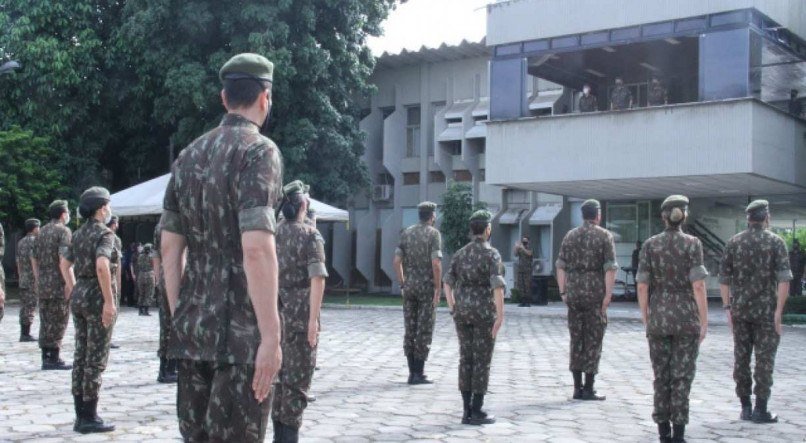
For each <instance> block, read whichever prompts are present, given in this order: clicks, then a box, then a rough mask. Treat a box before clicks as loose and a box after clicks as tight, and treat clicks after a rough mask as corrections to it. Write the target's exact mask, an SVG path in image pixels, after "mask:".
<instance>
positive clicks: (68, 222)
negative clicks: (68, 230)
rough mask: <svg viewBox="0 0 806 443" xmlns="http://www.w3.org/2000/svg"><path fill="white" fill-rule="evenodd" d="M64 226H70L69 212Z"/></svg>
mask: <svg viewBox="0 0 806 443" xmlns="http://www.w3.org/2000/svg"><path fill="white" fill-rule="evenodd" d="M64 224H65V225H69V224H70V213H69V212H68V213H67V217H65V218H64Z"/></svg>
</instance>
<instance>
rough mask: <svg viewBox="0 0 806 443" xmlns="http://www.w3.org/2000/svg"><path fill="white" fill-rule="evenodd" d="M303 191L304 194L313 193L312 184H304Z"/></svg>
mask: <svg viewBox="0 0 806 443" xmlns="http://www.w3.org/2000/svg"><path fill="white" fill-rule="evenodd" d="M302 193H303V194H310V193H311V185H308V184H306V185H304V186H303V187H302Z"/></svg>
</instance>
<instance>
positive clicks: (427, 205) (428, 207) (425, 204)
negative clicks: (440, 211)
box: [417, 201, 437, 212]
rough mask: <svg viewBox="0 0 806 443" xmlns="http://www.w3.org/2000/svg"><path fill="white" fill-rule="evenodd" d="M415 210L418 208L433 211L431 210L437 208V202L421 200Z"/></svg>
mask: <svg viewBox="0 0 806 443" xmlns="http://www.w3.org/2000/svg"><path fill="white" fill-rule="evenodd" d="M417 210H419V211H432V212H433V211H436V210H437V204H436V203H434V202H428V201H426V202H422V203H420V204H419V205H417Z"/></svg>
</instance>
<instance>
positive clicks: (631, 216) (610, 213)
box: [607, 204, 638, 243]
mask: <svg viewBox="0 0 806 443" xmlns="http://www.w3.org/2000/svg"><path fill="white" fill-rule="evenodd" d="M607 229H609V230H610V231H611V232H613V235H614V236H615V237H616V239H615V240H616V242H621V243H634V242H635V241H637V240H638V205H636V204H615V205H607Z"/></svg>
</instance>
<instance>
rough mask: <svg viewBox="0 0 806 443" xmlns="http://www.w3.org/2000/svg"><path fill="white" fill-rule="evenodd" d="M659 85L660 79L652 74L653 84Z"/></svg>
mask: <svg viewBox="0 0 806 443" xmlns="http://www.w3.org/2000/svg"><path fill="white" fill-rule="evenodd" d="M658 85H660V79H659V78H658V77H656V76H654V75H653V76H652V86H658Z"/></svg>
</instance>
